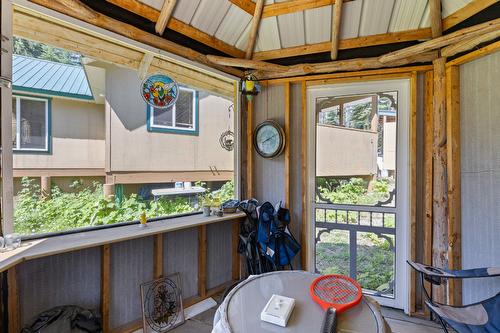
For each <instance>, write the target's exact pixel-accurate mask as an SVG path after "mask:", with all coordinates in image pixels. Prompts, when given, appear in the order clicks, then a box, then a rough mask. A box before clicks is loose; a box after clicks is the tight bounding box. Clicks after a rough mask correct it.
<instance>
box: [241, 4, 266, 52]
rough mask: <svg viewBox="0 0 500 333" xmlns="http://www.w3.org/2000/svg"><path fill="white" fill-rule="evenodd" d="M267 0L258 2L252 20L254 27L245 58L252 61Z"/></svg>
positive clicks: (251, 29)
mask: <svg viewBox="0 0 500 333" xmlns="http://www.w3.org/2000/svg"><path fill="white" fill-rule="evenodd" d="M264 2H265V0H257V3H256V5H255V12H254V13H253V18H252V23H251V24H252V27H251V28H250V34H249V35H248V41H247V49H246V52H245V58H246V59H250V58H252V55H253V50H254V48H255V41H256V40H257V34H258V32H259V27H260V18H261V16H262V9H263V8H264Z"/></svg>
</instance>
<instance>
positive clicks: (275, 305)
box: [260, 295, 295, 327]
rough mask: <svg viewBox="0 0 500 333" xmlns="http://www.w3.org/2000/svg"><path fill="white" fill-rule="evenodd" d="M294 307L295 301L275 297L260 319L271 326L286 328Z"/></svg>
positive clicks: (272, 297) (288, 298) (269, 302)
mask: <svg viewBox="0 0 500 333" xmlns="http://www.w3.org/2000/svg"><path fill="white" fill-rule="evenodd" d="M294 306H295V299H293V298H290V297H285V296H280V295H273V296H271V298H270V299H269V301H268V302H267V304H266V306H265V307H264V309H263V310H262V312H261V313H260V319H261V320H262V321H265V322H268V323H271V324H275V325H279V326H281V327H286V324H287V322H288V319H289V318H290V315H291V314H292V311H293V307H294Z"/></svg>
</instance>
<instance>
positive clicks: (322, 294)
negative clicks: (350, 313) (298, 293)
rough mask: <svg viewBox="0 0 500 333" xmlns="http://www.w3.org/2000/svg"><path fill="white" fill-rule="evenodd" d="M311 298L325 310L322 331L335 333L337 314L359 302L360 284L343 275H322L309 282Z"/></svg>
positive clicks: (360, 295) (360, 294) (323, 332)
mask: <svg viewBox="0 0 500 333" xmlns="http://www.w3.org/2000/svg"><path fill="white" fill-rule="evenodd" d="M310 293H311V297H312V299H313V300H314V301H315V302H316V303H318V304H319V305H320V306H321V307H322V308H323V310H325V311H326V313H325V319H324V320H323V325H322V328H321V332H322V333H335V332H336V324H337V314H338V313H341V312H343V311H345V310H347V309H350V308H352V307H353V306H356V305H358V304H359V302H361V297H362V291H361V286H360V285H359V284H358V283H357V282H356V281H355V280H353V279H351V278H350V277H347V276H343V275H333V274H332V275H323V276H320V277H319V278H317V279H315V280H314V281H313V283H312V284H311V288H310Z"/></svg>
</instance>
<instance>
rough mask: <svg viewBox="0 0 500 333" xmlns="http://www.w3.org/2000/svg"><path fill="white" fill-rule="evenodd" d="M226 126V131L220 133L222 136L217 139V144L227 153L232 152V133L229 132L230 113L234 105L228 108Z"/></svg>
mask: <svg viewBox="0 0 500 333" xmlns="http://www.w3.org/2000/svg"><path fill="white" fill-rule="evenodd" d="M227 110H228V118H229V119H228V124H227V131H225V132H222V134H221V135H220V137H219V143H220V145H221V147H222V148H224V149H225V150H227V151H233V149H234V133H233V131H231V112H232V111H234V104H231V105H230V106H229V107H228V109H227Z"/></svg>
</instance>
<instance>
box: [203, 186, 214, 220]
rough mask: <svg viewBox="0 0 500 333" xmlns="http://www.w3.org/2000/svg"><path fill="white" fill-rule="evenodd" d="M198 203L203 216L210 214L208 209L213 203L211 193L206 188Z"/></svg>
mask: <svg viewBox="0 0 500 333" xmlns="http://www.w3.org/2000/svg"><path fill="white" fill-rule="evenodd" d="M200 203H201V209H202V211H203V216H210V210H211V207H212V205H213V195H212V193H211V192H210V191H209V190H208V189H207V191H206V192H205V193H203V194H201V195H200Z"/></svg>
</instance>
